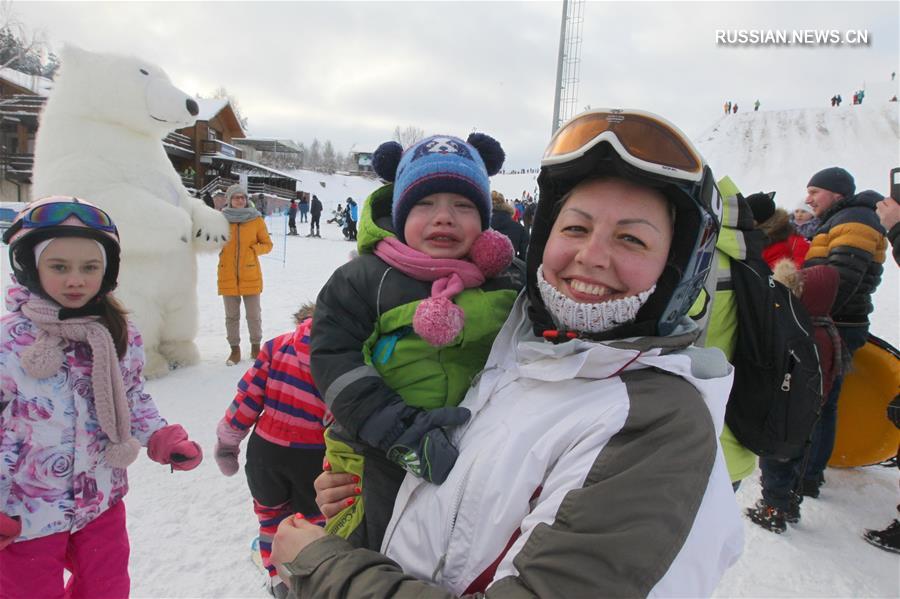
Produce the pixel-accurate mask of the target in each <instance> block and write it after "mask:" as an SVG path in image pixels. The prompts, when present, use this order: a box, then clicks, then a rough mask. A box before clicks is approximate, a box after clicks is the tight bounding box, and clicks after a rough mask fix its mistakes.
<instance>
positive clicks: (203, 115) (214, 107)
mask: <svg viewBox="0 0 900 599" xmlns="http://www.w3.org/2000/svg"><path fill="white" fill-rule="evenodd" d="M194 99H195V100H196V101H197V107H198V108H199V109H200V112H199V113H197V120H198V121H208V120H211V119H214V118H216V115H217V114H219V113H220V112H222V109H223V108H225V107H226V106H228V98H194Z"/></svg>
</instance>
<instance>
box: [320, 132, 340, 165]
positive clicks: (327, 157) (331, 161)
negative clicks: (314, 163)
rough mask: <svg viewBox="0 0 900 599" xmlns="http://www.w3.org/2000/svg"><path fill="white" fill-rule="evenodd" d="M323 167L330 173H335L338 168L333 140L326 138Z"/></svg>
mask: <svg viewBox="0 0 900 599" xmlns="http://www.w3.org/2000/svg"><path fill="white" fill-rule="evenodd" d="M322 168H324V169H325V171H326V172H328V173H334V171H336V170H337V162H336V161H335V155H334V146H332V145H331V140H330V139H327V140H325V147H324V149H323V150H322Z"/></svg>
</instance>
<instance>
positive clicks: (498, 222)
mask: <svg viewBox="0 0 900 599" xmlns="http://www.w3.org/2000/svg"><path fill="white" fill-rule="evenodd" d="M491 204H492V205H493V212H492V214H491V228H492V229H493V230H495V231H499V232H500V233H503V234H504V235H506V236H507V237H509V240H510V241H511V242H512V245H513V249H514V250H515V251H516V258H518V259H520V260H524V259H525V254H526V252H528V240H529V235H528V231H526V230H525V227H523V226H522V225H520V224H519V223H517V222H516V221H514V220H513V217H512V215H513V207H512V206H510V205H509V204H507V203H506V200H505V199H503V195H502V194H501V193H499V192H496V191H492V192H491Z"/></svg>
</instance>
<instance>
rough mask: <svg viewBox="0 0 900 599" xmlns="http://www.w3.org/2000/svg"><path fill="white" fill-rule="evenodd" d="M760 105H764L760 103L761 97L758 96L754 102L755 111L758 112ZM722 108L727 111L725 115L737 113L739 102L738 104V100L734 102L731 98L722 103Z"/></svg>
mask: <svg viewBox="0 0 900 599" xmlns="http://www.w3.org/2000/svg"><path fill="white" fill-rule="evenodd" d="M760 106H762V104H761V103H760V101H759V98H757V99H756V100H754V102H753V112H758V111H759V107H760ZM722 109H723V110H724V111H725V116H728V115H729V114H737V111H738V104H737V102H732V101H731V100H726V101H725V102H724V103H723V104H722Z"/></svg>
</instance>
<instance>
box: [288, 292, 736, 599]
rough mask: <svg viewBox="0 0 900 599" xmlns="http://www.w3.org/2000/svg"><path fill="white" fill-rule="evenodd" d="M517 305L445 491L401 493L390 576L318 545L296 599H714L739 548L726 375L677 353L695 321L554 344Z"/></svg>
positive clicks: (472, 394) (476, 398) (472, 395)
mask: <svg viewBox="0 0 900 599" xmlns="http://www.w3.org/2000/svg"><path fill="white" fill-rule="evenodd" d="M526 307H527V300H526V299H525V297H524V295H523V296H520V298H519V299H518V301H517V302H516V305H515V306H514V308H513V311H512V313H511V314H510V317H509V319H508V320H507V322H506V324H505V325H504V327H503V329H502V330H501V331H500V334H499V336H498V337H497V340H496V341H495V343H494V346H493V349H492V351H491V354H490V357H489V358H488V362H487V365H486V367H485V370H484V371H483V372H482V374H481V376H480V379H479V380H478V381H477V383H476V384H475V385H474V386H473V388H472V389H471V390H470V391H469V393H468V395H467V396H466V399H465V400H464V401H463V403H462V404H461V405H463V406H465V407H468V408H469V409H470V410H472V418H471V420H470V421H469V423H468V424H467V425H464V426H463V427H461V428H460V429H458V430H456V431H454V441H455V442H456V443H457V446H458V447H459V449H460V455H459V459H458V460H457V462H456V465H455V466H454V468H453V471H452V472H451V474H450V476H449V478H448V479H447V480H446V481H445V482H444V483H443V484H442V485H440V486H437V485H433V484H430V483H426V482H423V481H422V480H421V479H417V478H414V477H412V476H410V475H407V477H406V479H405V481H404V483H403V486H402V487H401V489H400V493H399V495H398V497H397V501H396V503H395V506H394V513H393V517H392V519H391V522H390V524H389V526H388V530H387V532H386V534H385V537H384V544H383V547H382V552H383V553H384V554H385V555H386V556H387V557H388V558H391V559H392V560H394V561H396V562H397V564H399V565H400V566H402V572H400V571H399V569H397V568H396V565H394V564H391V563H390V561H389V560H387V559H385V558H384V557H382V556H379V555H378V554H376V553H374V552H370V551H366V550H353V549H352V547H350V546H349V545H348V544H345V543H344V542H343V541H342V540H340V539H335V538H326V539H320V540H319V541H317V542H316V543H313V544H312V545H310V546H309V547H308V548H307V549H305V550H304V551H302V552H301V553H300V555H299V556H298V557H297V559H296V560H294V562H292V563H291V564H290V566H289V568H290V569H291V571H292V572H293V573H295V574H298V575H301V576H303V577H304V578H302V579H300V580H298V581H297V588H298V590H299V591H300V593H301V595H302V596H304V597H305V596H310V597H312V596H317V597H326V596H331V597H338V596H342V597H343V596H346V597H353V596H359V595H358V594H357V593H362V594H365V595H371V596H379V597H387V596H392V597H407V596H408V597H414V596H428V597H438V596H441V597H443V596H453V595H461V594H464V593H477V592H483V591H484V589H485V588H486V589H487V590H486V596H488V597H495V596H496V597H507V596H517V597H518V596H523V595H524V596H533V595H536V596H538V597H567V598H578V597H609V596H663V597H676V596H680V597H700V596H709V595H710V594H712V592H713V590H714V589H715V587H716V585H717V584H718V582H719V579H720V578H721V576H722V574H723V573H724V572H725V570H726V569H727V568H728V567H729V566H730V565H731V564H733V563H734V562H735V561H736V560H737V558H738V557H739V555H740V553H741V548H742V545H743V526H742V523H741V519H740V515H739V510H738V506H737V503H736V501H735V498H734V493H733V491H732V488H731V483H730V480H729V477H728V473H727V471H726V469H725V464H724V460H723V458H722V452H721V449H720V447H719V446H718V437H719V434H720V433H721V428H722V423H723V419H724V413H725V403H726V401H727V399H728V393H729V390H730V385H731V367H730V366H729V365H728V364H727V362H726V361H725V359H724V357H723V356H722V354H721V352H720V351H719V350H716V349H709V350H707V349H697V348H693V347H687V346H688V345H689V343H690V341H691V339H693V337H694V336H695V335H696V331H695V330H693V331H692V330H689V329H691V327H693V326H694V325H693V324H692V323H691V324H687V323H686V324H685V325H684V329H685V330H683V331H679V332H678V333H676V334H673V335H672V336H669V337H665V338H640V339H632V340H628V341H618V342H609V343H596V342H587V341H582V340H574V341H569V342H567V343H563V344H559V345H554V344H551V343H549V342H546V341H544V340H543V339H540V338H538V337H535V336H534V334H533V333H532V330H531V323H530V321H529V320H528V317H527V310H526ZM698 392H699V393H698ZM494 567H496V571H494ZM391 568H394V572H386V571H385V570H390V569H391ZM392 575H393V576H394V578H393V580H392V578H391V576H392ZM409 577H415V578H416V579H418V580H420V581H431V585H427V584H426V583H418V582H416V581H412V580H411V579H409ZM433 585H439V586H440V587H442V588H443V589H444V591H440V590H439V589H436V588H434V586H433ZM429 586H430V588H428V587H429ZM339 589H340V590H339ZM448 590H449V591H450V593H447V594H444V593H446V591H448Z"/></svg>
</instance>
